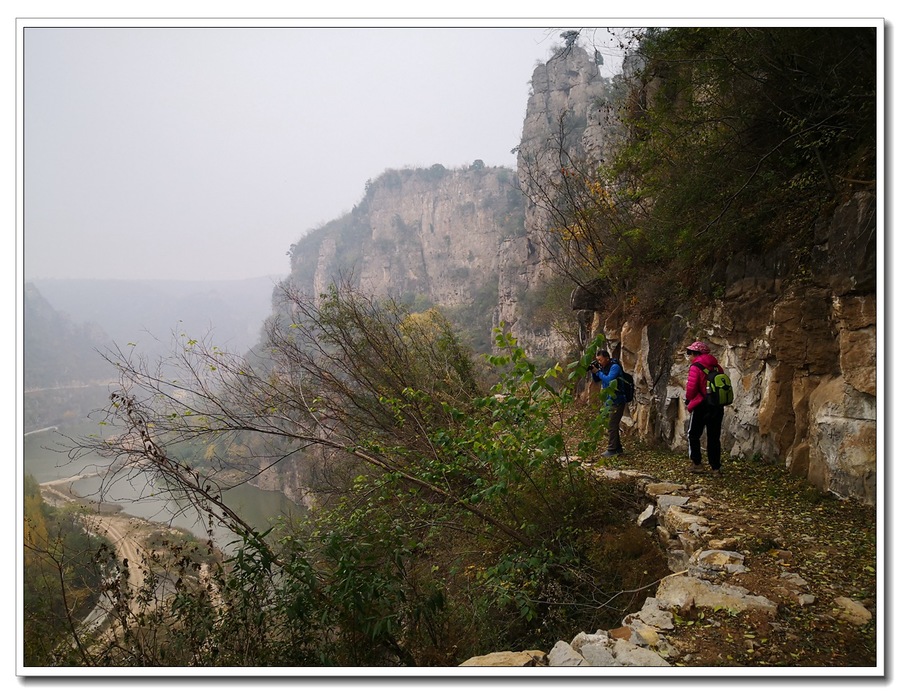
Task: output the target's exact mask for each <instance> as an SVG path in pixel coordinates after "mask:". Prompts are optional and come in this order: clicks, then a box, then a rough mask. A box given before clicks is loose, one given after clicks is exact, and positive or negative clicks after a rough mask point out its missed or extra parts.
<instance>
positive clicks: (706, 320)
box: [586, 193, 877, 503]
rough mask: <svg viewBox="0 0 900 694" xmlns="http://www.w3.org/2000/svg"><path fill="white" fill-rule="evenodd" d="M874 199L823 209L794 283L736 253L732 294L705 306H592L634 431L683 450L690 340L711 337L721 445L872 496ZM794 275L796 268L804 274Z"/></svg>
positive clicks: (773, 266) (870, 499)
mask: <svg viewBox="0 0 900 694" xmlns="http://www.w3.org/2000/svg"><path fill="white" fill-rule="evenodd" d="M874 212H875V198H874V195H872V194H871V193H858V194H856V195H855V196H854V197H853V198H852V199H850V200H848V201H847V202H845V203H844V204H843V205H840V206H839V207H838V208H837V209H836V210H835V211H834V212H833V213H832V214H830V215H828V216H826V217H823V218H822V219H821V220H820V223H819V224H818V227H817V234H816V241H815V246H814V247H813V248H812V249H811V252H810V256H809V260H808V264H807V266H806V267H805V268H803V271H802V272H800V273H799V279H793V280H792V281H791V283H788V282H787V280H785V279H783V278H782V277H781V268H780V260H779V258H778V257H777V256H772V257H769V258H735V259H734V260H733V261H731V262H730V263H729V265H728V267H727V269H726V275H727V281H726V283H725V287H726V289H725V295H724V296H723V298H722V299H720V300H717V301H715V302H713V303H711V304H710V305H708V306H707V307H706V308H704V309H703V310H702V311H701V312H700V313H699V314H698V315H687V311H685V312H684V314H685V315H682V314H681V313H678V312H677V310H673V315H672V316H671V318H670V319H668V320H667V321H665V322H662V321H658V322H653V323H646V324H642V323H635V322H622V321H621V319H620V318H619V316H618V314H615V313H614V314H612V315H601V314H598V313H587V314H586V315H587V316H589V318H590V321H591V325H590V326H589V331H590V332H593V333H598V332H602V333H603V334H605V335H606V337H607V340H608V341H609V343H610V346H611V347H612V350H611V351H613V352H615V353H619V354H620V357H621V359H622V362H623V365H624V366H625V367H626V369H630V370H633V373H634V376H635V381H636V384H637V395H636V403H635V405H634V406H633V407H632V410H631V413H630V414H631V416H630V418H626V419H625V420H624V421H625V423H626V425H627V426H629V427H630V429H631V431H632V432H633V434H634V435H636V436H638V437H640V438H641V439H643V440H647V441H650V442H660V443H664V444H666V445H668V446H669V447H671V448H672V449H676V450H678V449H683V450H685V452H686V450H687V425H688V417H689V416H688V413H687V411H686V410H685V407H684V383H685V380H686V378H687V369H688V361H687V359H686V358H685V357H684V348H685V346H686V345H687V344H689V343H690V342H692V341H693V340H695V339H701V340H704V341H706V342H707V343H708V344H709V345H710V347H711V348H712V351H713V353H714V354H715V355H716V356H717V357H718V359H719V361H720V363H721V364H722V365H723V366H724V368H725V369H726V370H727V371H728V373H729V374H730V376H731V379H732V383H733V384H734V389H735V402H734V405H733V406H731V407H729V408H727V410H726V416H725V423H724V427H723V444H724V450H725V451H726V452H730V454H731V455H733V456H744V457H753V456H758V455H759V456H765V457H769V458H778V459H783V460H784V461H785V464H786V465H787V466H788V467H789V468H790V469H791V470H792V471H793V472H794V473H795V474H797V475H800V476H803V477H806V478H807V479H809V480H810V482H812V483H813V484H815V485H816V486H817V487H818V488H820V489H822V490H826V491H830V492H833V493H834V494H837V495H839V496H842V497H851V498H856V499H860V500H862V501H865V502H867V503H874V502H875V497H876V486H875V485H876V470H877V467H876V465H877V460H876V453H877V451H876V438H877V390H876V382H877V378H876V377H877V364H876V358H877V305H876V286H875V281H876V277H875V247H874V236H875V235H874V225H875V214H874ZM797 275H798V273H797V272H794V273H792V276H793V277H797Z"/></svg>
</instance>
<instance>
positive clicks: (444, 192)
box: [291, 48, 877, 502]
mask: <svg viewBox="0 0 900 694" xmlns="http://www.w3.org/2000/svg"><path fill="white" fill-rule="evenodd" d="M532 87H533V93H532V95H531V97H530V99H529V102H528V108H527V114H526V118H525V122H524V125H523V132H522V142H521V145H520V147H519V160H518V172H517V174H516V175H514V174H513V173H512V172H510V171H507V170H505V169H495V168H485V167H483V166H481V165H480V162H476V165H473V166H472V167H471V168H469V169H467V170H462V171H447V170H445V169H444V168H443V167H440V166H438V165H436V166H435V167H432V168H431V169H428V170H419V171H388V172H386V173H385V174H383V175H382V176H381V177H379V178H378V179H377V180H376V181H374V182H372V183H370V185H369V186H368V188H367V191H366V195H365V198H364V199H363V201H362V202H361V203H360V204H359V205H358V206H357V207H356V208H355V209H354V210H353V212H351V213H350V214H348V215H346V216H344V217H342V218H341V219H338V220H335V221H334V222H331V223H329V224H327V225H326V226H324V227H323V228H321V229H319V230H317V231H315V232H313V233H311V234H309V235H308V236H307V237H305V238H304V239H303V240H301V241H300V242H298V243H297V244H295V246H294V248H293V252H292V258H291V267H292V273H291V280H292V281H293V282H294V283H295V284H296V285H297V286H299V287H301V288H306V289H308V290H310V291H315V292H321V291H323V290H324V289H325V288H326V287H327V285H328V283H329V282H331V281H333V280H334V279H335V277H336V276H337V275H338V274H339V273H340V271H341V270H342V269H343V270H346V269H347V268H355V274H356V278H357V280H358V282H359V284H360V286H361V287H363V288H364V289H365V290H366V291H369V292H372V293H373V294H376V295H387V294H390V295H392V296H398V297H401V298H404V299H406V300H407V301H410V302H412V303H413V305H416V303H417V302H424V303H427V304H433V303H434V304H439V305H441V306H443V307H446V308H449V309H450V310H451V312H452V311H453V310H457V311H459V313H458V314H457V318H461V319H462V320H461V322H462V323H465V324H466V325H468V326H469V328H470V329H471V330H472V335H470V337H474V341H475V343H476V344H477V345H478V346H479V348H481V349H486V348H488V347H489V343H488V342H487V339H488V337H489V335H490V328H491V327H493V326H496V325H497V324H498V323H499V322H500V321H504V322H505V323H506V325H507V326H508V327H509V328H510V329H511V330H512V331H513V332H514V333H515V334H516V336H517V337H518V338H519V339H520V342H521V344H523V346H525V347H526V348H527V349H528V351H529V352H530V353H532V354H538V355H541V354H543V355H547V356H550V357H552V358H555V359H562V358H564V357H565V356H566V354H565V353H566V350H567V349H568V348H569V347H570V346H571V343H570V342H569V340H568V339H567V337H566V336H565V335H563V334H561V333H560V332H558V331H557V330H556V329H554V328H553V327H552V326H551V322H550V321H548V320H546V317H543V318H540V319H537V318H536V317H535V315H534V312H533V310H531V309H529V303H530V304H531V305H532V308H533V304H534V302H535V300H536V299H535V297H539V296H540V294H541V292H542V291H543V288H544V287H546V285H547V283H548V281H550V280H552V279H553V278H554V270H553V266H552V262H550V259H549V258H548V255H547V252H546V250H545V249H544V248H543V247H542V246H541V244H540V242H539V239H540V236H541V234H540V232H541V230H542V229H546V228H547V225H548V224H551V223H552V219H551V215H550V214H549V212H548V210H547V209H546V207H545V206H542V204H541V196H540V187H541V185H542V183H544V182H546V181H542V180H541V179H540V178H539V176H538V172H539V171H544V172H551V173H550V175H552V172H554V171H558V170H559V164H560V162H559V160H558V152H559V150H560V148H559V147H558V144H559V141H560V138H565V142H566V145H567V148H568V149H569V151H572V152H574V153H576V154H577V155H579V156H585V157H588V158H593V159H594V160H596V161H599V160H601V159H603V158H604V157H605V156H606V153H607V151H608V149H609V148H610V147H611V146H612V142H613V141H614V140H615V137H616V127H615V124H614V123H611V122H609V121H608V120H607V119H606V118H605V116H604V113H605V109H604V104H605V101H606V100H607V98H608V97H609V93H610V89H611V88H610V84H609V82H607V81H606V80H604V79H602V78H601V77H600V76H599V75H598V72H597V68H596V65H594V63H593V61H592V60H591V59H590V58H589V57H588V55H587V54H586V53H585V52H584V51H582V50H581V49H578V48H575V49H574V50H572V51H570V52H569V53H567V54H566V55H563V56H560V57H557V58H554V59H552V60H551V61H549V62H548V64H546V65H543V66H539V67H538V68H537V69H536V70H535V72H534V76H533V78H532ZM554 157H557V159H556V160H554ZM522 192H524V193H525V194H526V195H525V196H523V195H522ZM874 211H875V199H874V196H873V195H872V194H871V193H867V192H860V193H858V194H856V195H855V196H854V197H853V198H852V199H849V200H847V201H845V202H844V203H843V204H841V205H838V206H837V207H836V209H834V210H833V211H831V212H830V213H828V214H827V215H823V216H822V217H821V218H820V220H819V223H818V226H817V233H816V238H815V244H814V247H813V248H811V249H810V252H809V255H808V259H807V261H806V265H805V267H803V269H802V270H803V271H802V272H800V273H798V272H796V271H793V272H791V273H790V274H789V273H788V272H787V271H786V270H785V263H784V262H783V259H782V258H780V257H779V256H778V255H777V254H776V255H771V256H769V257H758V256H754V257H735V258H732V259H731V260H730V261H729V262H728V264H727V268H725V282H724V287H725V290H724V294H723V295H722V297H721V298H720V299H718V300H716V301H714V302H712V303H711V304H709V305H708V306H706V307H705V308H704V309H703V310H702V311H701V312H700V313H699V314H697V313H694V312H690V311H687V310H681V309H679V308H677V307H673V309H672V315H671V316H669V317H667V318H666V319H664V320H656V321H652V322H645V323H640V322H633V321H625V320H624V319H623V318H622V317H621V314H619V313H618V312H613V313H612V314H605V313H600V312H598V311H597V310H596V306H595V305H594V304H595V303H596V302H595V300H594V299H593V298H592V297H591V296H590V294H589V293H585V292H583V291H578V292H575V293H574V294H573V297H572V308H573V309H574V310H575V313H573V316H577V317H578V322H580V335H581V336H582V338H584V339H587V338H588V337H590V336H591V335H593V334H596V333H598V332H603V333H604V334H605V335H606V336H607V339H608V342H609V347H610V348H611V351H613V352H614V353H620V355H621V358H622V361H623V363H624V365H625V366H626V368H627V369H629V370H632V371H633V372H634V375H635V378H636V382H637V391H638V392H637V399H636V402H635V404H634V405H633V406H632V408H631V412H630V417H626V419H625V420H624V422H625V425H626V426H628V427H630V428H631V429H632V431H633V433H634V435H636V436H638V437H640V438H641V439H644V440H646V441H648V442H651V443H656V444H659V443H662V444H665V445H668V446H670V447H671V448H673V449H683V450H685V451H686V448H687V441H686V426H687V413H686V411H685V409H684V405H683V387H684V381H685V378H686V374H687V366H688V364H687V361H686V360H685V358H684V356H683V354H684V347H685V345H686V344H688V343H690V342H691V341H693V340H695V339H703V340H705V341H706V342H708V343H709V344H710V345H711V347H712V349H713V351H714V353H715V354H716V355H717V356H718V358H719V360H720V362H721V363H722V364H723V366H724V367H725V368H726V369H727V370H728V371H729V373H730V374H731V377H732V381H733V382H734V384H735V389H736V401H735V403H734V405H733V406H732V407H730V408H728V413H727V415H726V420H725V426H724V435H723V436H724V443H725V448H726V451H730V453H731V454H732V455H740V456H746V457H750V458H752V457H754V456H757V455H761V456H764V457H767V458H771V457H775V458H780V459H783V460H784V461H785V464H786V465H788V466H789V467H790V468H791V470H792V471H794V472H795V473H796V474H798V475H801V476H804V477H806V478H808V479H809V480H810V481H811V482H813V483H814V484H816V485H817V486H818V487H819V488H821V489H823V490H829V491H831V492H834V493H836V494H838V495H841V496H847V497H854V498H858V499H862V500H865V501H867V502H873V501H874V498H875V477H876V462H877V461H876V431H877V425H876V414H877V410H876V396H877V393H876V347H877V345H876V337H877V332H876V292H875V233H874V230H875V227H874V225H875V214H874Z"/></svg>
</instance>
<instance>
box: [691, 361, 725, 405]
mask: <svg viewBox="0 0 900 694" xmlns="http://www.w3.org/2000/svg"><path fill="white" fill-rule="evenodd" d="M693 366H696V367H697V368H698V369H700V370H701V371H702V372H703V373H704V374H706V402H707V403H708V404H710V405H730V404H731V403H733V402H734V389H733V388H732V387H731V379H730V378H729V377H728V374H727V373H725V371H724V369H722V367H721V366H719V367H718V368H717V369H716V370H715V372H713V371H711V370H710V369H706V368H704V367H702V366H700V364H693Z"/></svg>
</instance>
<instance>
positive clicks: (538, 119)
mask: <svg viewBox="0 0 900 694" xmlns="http://www.w3.org/2000/svg"><path fill="white" fill-rule="evenodd" d="M610 91H611V87H610V82H609V81H608V80H606V79H604V78H603V77H601V75H600V73H599V69H598V67H597V64H596V62H595V60H594V59H593V57H591V56H589V55H588V53H587V52H586V51H585V50H584V49H582V48H580V47H578V46H572V47H571V48H569V49H567V50H564V51H561V52H560V53H558V54H556V55H555V56H553V57H551V58H550V59H549V60H548V61H547V62H546V63H545V64H542V65H538V66H537V67H536V68H535V70H534V73H533V74H532V77H531V95H530V96H529V99H528V104H527V107H526V110H525V121H524V123H523V125H522V139H521V141H520V144H519V146H518V148H517V169H518V178H519V187H520V188H521V190H522V191H523V192H524V193H525V196H526V198H527V203H526V209H525V229H526V234H527V236H526V238H525V239H524V240H523V241H522V243H523V244H524V245H526V246H527V248H528V249H529V253H528V254H527V261H526V262H525V263H523V264H521V265H519V267H518V268H515V269H512V268H510V270H511V271H512V272H515V273H517V275H518V277H517V278H516V283H515V284H513V283H512V282H509V281H506V282H503V281H501V288H504V287H512V286H516V287H520V288H521V290H520V291H519V292H518V293H513V292H501V295H500V300H499V303H498V315H499V318H500V320H502V321H503V322H504V323H506V324H507V325H508V326H510V327H511V329H512V330H513V331H514V332H515V334H516V336H517V337H518V338H519V340H520V341H521V343H522V344H523V345H524V346H525V347H526V348H527V349H529V350H531V351H535V352H539V353H543V354H560V353H564V352H565V350H566V349H568V348H570V346H571V345H570V340H569V339H568V337H567V336H566V335H563V334H560V333H559V332H558V331H557V330H555V329H554V328H553V326H550V325H547V324H537V323H534V322H530V321H528V319H527V314H526V312H525V311H523V310H522V308H521V306H519V305H518V301H519V298H520V297H521V296H522V295H523V294H524V293H525V292H538V291H540V290H541V288H542V287H543V286H545V285H546V284H547V283H548V282H550V281H552V279H553V276H554V268H553V264H552V263H551V262H550V259H549V254H548V252H547V249H546V248H545V247H544V245H543V244H542V241H541V238H542V236H543V232H544V231H545V230H546V229H549V228H552V226H553V224H554V222H553V219H552V214H551V213H550V211H549V210H548V209H547V200H546V199H545V196H546V191H548V190H552V188H553V186H554V185H555V181H556V179H557V178H558V175H559V171H560V166H561V162H560V150H561V145H564V149H565V150H566V152H567V155H566V156H568V155H571V156H572V157H576V158H579V157H585V158H589V159H592V160H595V161H600V160H602V159H603V158H604V156H605V155H606V153H607V152H608V151H609V148H610V147H611V145H612V141H613V140H614V134H615V127H614V124H613V123H612V122H611V121H610V119H609V117H608V114H607V109H606V104H607V102H608V100H609V98H610ZM515 255H521V253H518V254H515Z"/></svg>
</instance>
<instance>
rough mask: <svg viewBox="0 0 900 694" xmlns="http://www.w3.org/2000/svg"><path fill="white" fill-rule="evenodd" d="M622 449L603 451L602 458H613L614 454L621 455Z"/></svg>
mask: <svg viewBox="0 0 900 694" xmlns="http://www.w3.org/2000/svg"><path fill="white" fill-rule="evenodd" d="M621 452H622V451H603V453H601V454H600V457H601V458H612V457H613V456H616V455H619V454H620V453H621Z"/></svg>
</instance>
